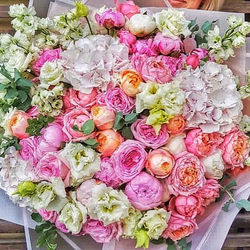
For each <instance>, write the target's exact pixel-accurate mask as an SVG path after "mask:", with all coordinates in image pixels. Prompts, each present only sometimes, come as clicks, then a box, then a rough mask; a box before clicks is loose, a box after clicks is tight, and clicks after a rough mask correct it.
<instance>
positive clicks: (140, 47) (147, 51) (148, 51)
mask: <svg viewBox="0 0 250 250" xmlns="http://www.w3.org/2000/svg"><path fill="white" fill-rule="evenodd" d="M133 53H138V54H141V55H142V54H144V55H147V56H158V54H159V50H158V47H157V45H156V44H155V42H154V40H153V39H152V38H149V39H142V40H137V41H136V43H135V44H134V45H133Z"/></svg>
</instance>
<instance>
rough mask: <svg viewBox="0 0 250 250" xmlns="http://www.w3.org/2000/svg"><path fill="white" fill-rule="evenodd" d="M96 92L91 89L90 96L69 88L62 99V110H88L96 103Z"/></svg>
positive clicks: (94, 89)
mask: <svg viewBox="0 0 250 250" xmlns="http://www.w3.org/2000/svg"><path fill="white" fill-rule="evenodd" d="M96 96H97V90H96V88H93V89H92V91H91V93H90V94H84V93H82V92H80V91H77V90H74V89H73V88H70V89H69V90H68V91H67V92H66V95H65V96H64V97H63V104H64V108H66V109H71V108H75V107H82V108H90V107H92V106H93V105H94V104H95V102H96Z"/></svg>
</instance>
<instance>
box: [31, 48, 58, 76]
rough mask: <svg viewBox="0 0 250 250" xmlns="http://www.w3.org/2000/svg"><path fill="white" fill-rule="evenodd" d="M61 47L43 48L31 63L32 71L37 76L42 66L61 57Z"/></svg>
mask: <svg viewBox="0 0 250 250" xmlns="http://www.w3.org/2000/svg"><path fill="white" fill-rule="evenodd" d="M61 52H62V49H61V48H59V49H45V50H44V51H43V52H42V53H41V55H40V56H39V58H38V59H37V60H36V61H35V62H34V64H33V65H32V71H33V72H34V73H35V74H36V75H37V76H39V75H40V70H41V68H42V66H43V65H44V64H45V63H46V62H51V61H54V60H56V59H59V58H60V57H61Z"/></svg>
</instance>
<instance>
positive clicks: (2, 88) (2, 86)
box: [0, 83, 8, 91]
mask: <svg viewBox="0 0 250 250" xmlns="http://www.w3.org/2000/svg"><path fill="white" fill-rule="evenodd" d="M7 88H8V84H2V83H0V91H3V90H4V89H7Z"/></svg>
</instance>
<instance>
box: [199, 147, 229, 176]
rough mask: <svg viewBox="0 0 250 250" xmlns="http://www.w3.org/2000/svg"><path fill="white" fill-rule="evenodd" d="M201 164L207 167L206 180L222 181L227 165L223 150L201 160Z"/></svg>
mask: <svg viewBox="0 0 250 250" xmlns="http://www.w3.org/2000/svg"><path fill="white" fill-rule="evenodd" d="M201 162H202V164H203V166H204V167H205V176H206V178H211V179H221V178H222V177H223V172H224V169H225V165H224V161H223V159H222V152H221V150H219V149H218V150H216V151H215V152H214V153H213V154H211V155H209V156H207V157H203V158H201Z"/></svg>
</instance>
